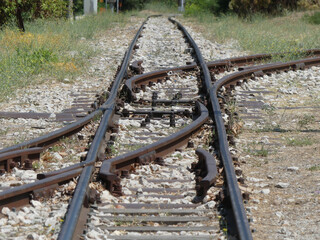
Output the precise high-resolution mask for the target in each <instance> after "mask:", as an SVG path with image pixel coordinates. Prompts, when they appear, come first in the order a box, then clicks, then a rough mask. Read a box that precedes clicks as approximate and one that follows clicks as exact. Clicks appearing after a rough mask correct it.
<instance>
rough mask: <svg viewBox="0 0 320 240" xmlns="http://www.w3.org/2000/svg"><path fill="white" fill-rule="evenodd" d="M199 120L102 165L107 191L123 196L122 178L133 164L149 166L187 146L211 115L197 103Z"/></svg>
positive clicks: (101, 172) (101, 175) (102, 176)
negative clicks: (152, 162)
mask: <svg viewBox="0 0 320 240" xmlns="http://www.w3.org/2000/svg"><path fill="white" fill-rule="evenodd" d="M195 112H196V115H198V117H197V119H196V120H195V121H193V122H192V123H191V124H190V125H188V126H186V127H184V128H183V129H181V130H180V131H179V132H176V133H174V134H172V135H171V136H168V137H165V138H163V139H161V140H159V141H157V142H155V143H153V144H150V145H148V146H145V147H142V148H140V149H137V150H135V151H133V152H130V153H127V154H124V155H121V156H117V157H115V158H113V159H109V160H107V161H104V162H103V163H102V166H101V168H100V172H99V176H100V178H101V179H103V180H104V181H105V182H106V186H107V189H108V190H109V191H110V192H111V193H114V194H119V195H120V194H121V185H120V176H125V175H126V174H127V172H128V171H123V170H128V169H130V166H131V165H132V164H135V163H137V164H148V163H150V162H151V161H154V160H156V158H159V157H162V156H165V155H167V154H169V153H170V152H172V151H174V150H175V149H176V148H178V147H181V146H183V145H185V144H186V143H187V142H188V139H189V138H190V137H191V136H192V135H193V134H194V133H196V132H197V131H198V130H199V129H200V128H201V126H202V125H203V124H204V123H205V122H206V121H207V119H208V116H209V113H208V110H207V109H206V107H205V106H204V105H202V104H201V103H199V102H196V111H195ZM120 170H122V171H120Z"/></svg>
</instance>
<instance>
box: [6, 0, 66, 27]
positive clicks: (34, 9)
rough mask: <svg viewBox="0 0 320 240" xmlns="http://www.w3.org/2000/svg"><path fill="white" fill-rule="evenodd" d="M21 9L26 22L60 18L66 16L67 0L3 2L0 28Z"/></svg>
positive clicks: (8, 0) (7, 0) (16, 0)
mask: <svg viewBox="0 0 320 240" xmlns="http://www.w3.org/2000/svg"><path fill="white" fill-rule="evenodd" d="M17 8H19V9H20V10H21V12H22V16H23V18H24V19H25V20H31V19H36V18H60V17H64V16H66V11H67V2H66V1H65V0H39V1H33V0H15V1H11V0H2V1H1V2H0V19H1V20H0V26H2V25H3V24H6V23H7V22H9V21H10V20H11V19H13V18H14V17H15V15H16V10H17Z"/></svg>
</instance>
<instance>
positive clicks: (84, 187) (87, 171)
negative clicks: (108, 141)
mask: <svg viewBox="0 0 320 240" xmlns="http://www.w3.org/2000/svg"><path fill="white" fill-rule="evenodd" d="M145 22H146V21H144V22H143V24H142V25H141V27H140V29H139V30H138V32H137V33H136V35H135V37H134V39H133V41H132V42H131V44H130V46H129V49H128V50H127V52H126V54H125V57H124V59H123V62H122V65H121V69H120V71H119V73H118V74H117V76H116V79H115V81H114V83H113V85H112V89H111V92H110V95H109V98H108V100H107V102H106V103H105V104H103V105H102V106H101V108H103V109H104V110H105V112H104V115H103V117H102V119H101V122H100V125H99V128H98V130H97V134H96V135H95V137H94V139H93V142H92V144H91V147H90V149H89V152H88V154H87V157H86V160H85V162H86V163H88V164H90V163H94V162H95V161H96V159H97V157H98V153H99V150H100V147H101V145H102V142H103V139H104V136H105V133H106V131H107V129H108V127H109V124H110V122H111V120H112V115H113V111H114V108H115V100H116V97H117V93H118V91H119V86H120V84H121V82H122V79H123V78H124V77H125V74H126V72H127V69H128V65H129V60H130V58H131V54H132V51H133V49H134V46H135V44H136V42H137V40H138V38H139V36H140V34H141V32H142V29H143V27H144V24H145ZM93 170H94V166H92V165H89V166H86V167H84V169H83V171H82V173H81V175H80V178H79V180H78V184H77V186H76V189H75V191H74V194H73V197H72V200H71V203H70V204H69V209H68V211H67V214H66V217H65V222H64V223H63V225H62V227H61V231H60V233H59V236H58V239H63V240H66V239H72V238H73V237H74V234H75V231H76V227H77V224H78V220H79V216H80V213H81V210H82V207H83V203H84V200H85V197H86V194H87V191H88V188H89V187H88V186H89V183H90V179H91V176H92V173H93Z"/></svg>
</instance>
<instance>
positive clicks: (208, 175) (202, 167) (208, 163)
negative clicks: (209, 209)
mask: <svg viewBox="0 0 320 240" xmlns="http://www.w3.org/2000/svg"><path fill="white" fill-rule="evenodd" d="M196 154H197V155H198V158H199V161H198V162H197V163H196V162H195V163H193V164H192V166H191V171H192V172H194V173H195V175H196V191H197V195H196V196H195V197H194V199H193V200H192V202H193V203H199V202H201V201H202V200H203V199H204V197H205V196H206V195H207V191H208V190H209V188H210V187H211V186H213V184H214V183H215V181H216V178H217V175H218V171H217V166H216V160H215V158H214V157H213V156H212V154H211V153H209V152H207V151H206V150H204V149H202V148H198V149H197V150H196Z"/></svg>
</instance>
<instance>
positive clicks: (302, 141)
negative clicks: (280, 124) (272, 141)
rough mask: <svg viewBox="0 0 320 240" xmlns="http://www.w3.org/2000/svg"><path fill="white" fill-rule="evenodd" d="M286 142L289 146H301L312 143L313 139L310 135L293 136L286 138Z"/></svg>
mask: <svg viewBox="0 0 320 240" xmlns="http://www.w3.org/2000/svg"><path fill="white" fill-rule="evenodd" d="M286 143H287V145H288V146H291V147H303V146H311V145H312V144H314V140H313V139H312V138H310V137H295V138H286Z"/></svg>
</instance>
